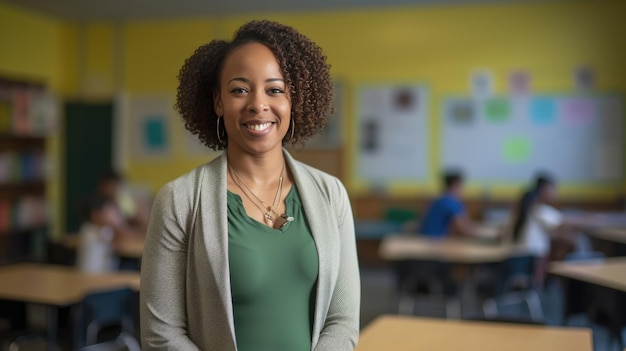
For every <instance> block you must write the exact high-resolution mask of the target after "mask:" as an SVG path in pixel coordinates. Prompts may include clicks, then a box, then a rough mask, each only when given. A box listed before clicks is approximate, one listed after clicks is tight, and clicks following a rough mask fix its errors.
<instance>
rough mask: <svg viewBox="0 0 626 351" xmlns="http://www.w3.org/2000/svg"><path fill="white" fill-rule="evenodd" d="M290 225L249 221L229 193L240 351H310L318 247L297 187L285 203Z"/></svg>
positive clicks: (236, 198) (230, 250)
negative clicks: (277, 227) (274, 227)
mask: <svg viewBox="0 0 626 351" xmlns="http://www.w3.org/2000/svg"><path fill="white" fill-rule="evenodd" d="M285 205H286V208H287V211H286V212H285V213H286V214H287V215H289V216H292V217H294V221H292V222H287V223H286V224H285V225H284V226H283V228H281V229H273V228H269V227H267V226H266V225H264V224H261V223H259V222H257V221H256V220H254V219H252V218H250V217H249V216H248V215H247V214H246V211H245V209H244V207H243V204H242V202H241V198H240V197H239V196H238V195H236V194H234V193H231V192H230V191H229V192H228V254H229V264H230V283H231V290H232V296H233V313H234V318H235V336H236V338H237V348H238V350H239V351H249V350H253V351H264V350H267V351H276V350H289V351H298V350H311V334H312V328H313V315H314V311H315V287H316V285H317V284H316V282H317V273H318V266H319V265H318V256H317V248H316V246H315V242H314V241H313V237H312V235H311V231H310V230H309V225H308V223H307V220H306V217H305V215H304V210H303V209H302V203H301V202H300V197H299V196H298V191H297V190H296V187H295V186H293V187H292V188H291V190H290V191H289V194H287V198H286V199H285Z"/></svg>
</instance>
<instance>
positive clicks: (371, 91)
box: [354, 83, 428, 184]
mask: <svg viewBox="0 0 626 351" xmlns="http://www.w3.org/2000/svg"><path fill="white" fill-rule="evenodd" d="M356 102H357V126H356V128H357V133H356V134H357V137H356V138H355V140H356V143H357V145H356V147H355V149H356V150H357V155H356V156H357V160H356V161H357V162H356V170H355V172H354V173H355V174H356V176H357V177H358V178H359V179H360V180H365V181H368V182H370V183H374V184H386V183H387V182H393V181H414V180H423V179H425V178H426V177H427V164H428V160H427V155H428V153H427V146H428V140H427V135H428V132H427V130H428V106H427V105H428V95H427V89H426V87H425V86H424V85H421V84H417V83H414V84H390V85H364V86H361V87H360V88H359V89H358V97H357V99H356Z"/></svg>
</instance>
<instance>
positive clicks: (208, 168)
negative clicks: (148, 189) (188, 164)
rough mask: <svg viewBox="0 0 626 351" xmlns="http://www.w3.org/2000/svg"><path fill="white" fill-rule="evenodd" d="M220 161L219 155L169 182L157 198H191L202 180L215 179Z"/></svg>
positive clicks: (219, 167) (220, 164) (220, 165)
mask: <svg viewBox="0 0 626 351" xmlns="http://www.w3.org/2000/svg"><path fill="white" fill-rule="evenodd" d="M222 161H223V160H222V156H221V155H220V156H218V157H216V158H215V159H213V160H212V161H210V162H208V163H205V164H203V165H200V166H198V167H196V168H194V169H192V170H190V171H188V172H187V173H184V174H182V175H180V176H179V177H177V178H175V179H173V180H170V181H169V182H167V183H165V184H164V185H163V186H162V187H161V189H160V190H159V192H158V194H157V198H159V197H164V196H165V197H170V196H174V197H177V198H181V197H185V198H187V197H193V196H194V194H195V193H196V192H197V191H198V190H199V189H200V187H201V185H202V184H203V183H204V180H206V179H215V178H216V177H217V175H218V174H219V171H220V169H221V168H222V163H223V162H222Z"/></svg>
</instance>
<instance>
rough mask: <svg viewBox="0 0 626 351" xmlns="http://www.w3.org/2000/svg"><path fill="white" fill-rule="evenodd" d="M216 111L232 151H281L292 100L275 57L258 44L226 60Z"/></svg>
mask: <svg viewBox="0 0 626 351" xmlns="http://www.w3.org/2000/svg"><path fill="white" fill-rule="evenodd" d="M214 100H215V101H214V103H215V105H214V106H215V112H216V113H217V115H218V116H224V121H223V123H224V127H225V128H226V134H228V148H229V151H236V152H237V151H240V152H243V153H248V154H255V155H259V154H264V153H266V152H268V151H272V150H275V149H276V148H278V149H282V140H283V137H284V136H285V134H287V131H288V129H289V121H290V119H291V101H290V96H289V90H288V89H287V87H286V86H285V80H284V77H283V75H282V74H281V71H280V66H279V65H278V61H277V60H276V57H275V56H274V54H273V53H272V51H271V50H270V49H268V48H267V47H266V46H265V45H263V44H259V43H249V44H244V45H242V46H240V47H238V48H236V49H234V50H233V51H232V52H231V53H230V54H229V55H228V56H227V57H226V59H225V62H224V67H223V68H222V73H221V77H220V91H219V94H216V96H215V97H214Z"/></svg>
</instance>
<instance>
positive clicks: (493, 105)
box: [485, 98, 511, 123]
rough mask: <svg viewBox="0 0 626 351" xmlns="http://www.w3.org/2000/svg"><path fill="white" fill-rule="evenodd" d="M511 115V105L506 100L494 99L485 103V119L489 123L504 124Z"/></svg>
mask: <svg viewBox="0 0 626 351" xmlns="http://www.w3.org/2000/svg"><path fill="white" fill-rule="evenodd" d="M510 115H511V104H510V102H509V100H508V99H505V98H494V99H489V100H487V101H486V102H485V117H486V118H487V120H488V121H490V122H496V123H498V122H505V121H506V120H508V119H509V116H510Z"/></svg>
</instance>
